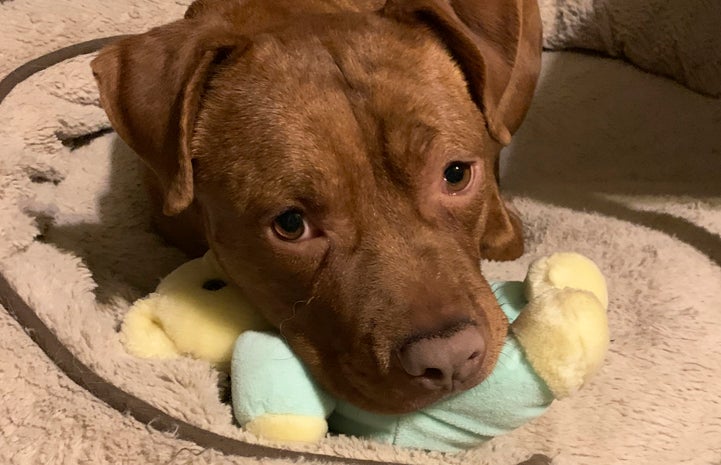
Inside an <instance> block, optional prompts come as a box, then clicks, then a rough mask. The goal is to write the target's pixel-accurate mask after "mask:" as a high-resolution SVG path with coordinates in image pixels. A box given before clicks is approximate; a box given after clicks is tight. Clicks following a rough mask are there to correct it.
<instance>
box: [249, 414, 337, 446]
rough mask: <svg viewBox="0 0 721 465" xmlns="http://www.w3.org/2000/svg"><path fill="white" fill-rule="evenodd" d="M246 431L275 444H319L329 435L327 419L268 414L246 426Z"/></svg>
mask: <svg viewBox="0 0 721 465" xmlns="http://www.w3.org/2000/svg"><path fill="white" fill-rule="evenodd" d="M244 428H245V430H246V431H248V432H250V433H252V434H254V435H256V436H258V437H260V438H263V439H266V440H268V441H274V442H282V443H289V442H305V443H308V442H310V443H314V442H318V441H320V440H321V439H323V437H325V435H326V433H328V423H327V422H326V420H325V418H320V417H313V416H306V415H279V414H270V413H266V414H264V415H261V416H259V417H258V418H255V419H253V420H251V421H250V422H248V423H246V424H245V427H244Z"/></svg>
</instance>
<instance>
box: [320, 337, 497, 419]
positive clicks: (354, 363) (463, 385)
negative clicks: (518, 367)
mask: <svg viewBox="0 0 721 465" xmlns="http://www.w3.org/2000/svg"><path fill="white" fill-rule="evenodd" d="M359 358H362V357H348V358H345V360H343V359H341V360H339V361H340V362H341V363H340V367H339V368H340V369H339V370H338V373H337V376H335V377H334V378H335V380H333V382H332V385H331V386H329V387H333V388H336V389H333V390H335V391H337V392H335V393H334V394H335V395H337V396H338V397H339V398H341V399H343V400H345V401H347V402H349V403H351V404H353V405H355V406H356V407H359V408H361V409H364V410H368V411H371V412H375V413H380V414H389V415H396V414H405V413H410V412H414V411H417V410H420V409H422V408H425V407H427V406H429V405H431V404H433V403H435V402H438V401H441V400H443V399H444V398H447V397H450V396H453V395H456V394H458V393H461V392H464V391H466V390H468V389H472V388H473V387H475V386H477V385H478V384H480V383H481V382H483V381H484V380H485V379H486V378H487V377H488V375H489V374H490V372H491V370H492V369H493V365H494V364H495V360H492V359H493V358H494V357H493V354H490V353H488V352H486V351H484V352H478V353H476V352H472V353H471V354H469V356H468V358H469V360H468V365H467V366H466V367H465V368H463V369H462V370H460V371H458V372H456V373H448V372H447V368H438V367H427V368H423V370H422V371H414V370H413V368H415V367H409V366H408V364H407V363H405V366H404V362H403V361H402V354H401V353H400V351H396V352H395V354H394V356H393V357H392V361H391V363H390V366H389V367H388V370H387V371H385V372H384V373H380V372H376V370H369V369H368V367H367V366H363V364H362V363H358V361H359V360H358V359H359ZM409 370H410V371H411V372H410V373H409Z"/></svg>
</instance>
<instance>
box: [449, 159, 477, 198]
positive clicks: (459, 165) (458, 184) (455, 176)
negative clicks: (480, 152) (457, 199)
mask: <svg viewBox="0 0 721 465" xmlns="http://www.w3.org/2000/svg"><path fill="white" fill-rule="evenodd" d="M471 174H472V173H471V165H469V164H468V163H463V162H460V161H454V162H453V163H451V164H450V165H448V167H446V169H445V170H444V171H443V179H444V180H445V181H446V189H447V191H448V193H450V194H456V193H458V192H460V191H462V190H463V189H465V188H466V187H468V184H470V182H471Z"/></svg>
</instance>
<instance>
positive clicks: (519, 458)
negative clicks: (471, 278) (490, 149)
mask: <svg viewBox="0 0 721 465" xmlns="http://www.w3.org/2000/svg"><path fill="white" fill-rule="evenodd" d="M89 3H93V2H89ZM108 3H112V2H108ZM185 3H187V2H183V1H180V2H177V4H176V3H173V2H159V1H157V2H153V1H149V0H148V1H142V0H137V1H135V2H132V3H131V4H129V5H125V6H124V9H125V10H127V11H121V9H120V7H118V6H117V5H116V6H112V5H103V6H101V5H96V6H97V9H96V10H93V9H92V8H89V7H88V5H86V4H83V5H82V6H78V5H73V4H72V2H69V1H68V2H61V1H57V2H53V3H52V4H50V3H49V4H47V5H45V7H46V10H43V9H41V8H39V7H38V6H37V5H30V4H29V3H28V2H23V1H22V0H15V1H12V2H6V3H3V4H1V5H0V15H2V17H3V19H8V21H2V23H3V24H4V25H3V26H1V27H2V28H3V29H0V38H1V39H2V43H3V44H13V43H15V44H16V45H17V47H15V48H12V47H7V53H6V51H5V49H3V54H5V55H6V56H7V57H9V60H8V61H3V60H0V72H2V73H3V74H4V73H7V72H9V71H10V70H11V69H12V67H11V66H9V65H8V63H13V62H14V63H16V64H18V65H19V64H21V62H23V61H26V60H27V59H28V58H31V57H32V56H33V55H34V54H35V55H36V54H38V50H40V49H42V50H46V51H47V50H50V49H52V48H55V47H56V46H58V45H62V44H67V43H71V42H78V41H80V40H81V39H83V38H87V37H92V36H96V37H98V36H102V35H107V34H109V33H123V32H140V31H142V30H143V29H145V28H146V27H148V26H149V25H150V24H151V23H153V24H155V23H158V22H165V21H169V20H172V19H174V18H176V17H179V16H180V15H181V14H182V10H183V7H184V5H185ZM662 3H665V2H661V1H660V0H659V1H657V2H653V1H649V2H648V5H649V9H650V10H651V13H653V12H654V11H655V12H656V14H658V15H660V16H659V17H662V18H664V21H667V22H668V21H670V19H669V18H668V17H667V15H665V14H661V13H659V12H660V11H661V8H662V7H661V6H660V5H661V4H662ZM693 3H694V2H689V3H688V4H687V5H688V6H689V8H703V7H708V9H707V10H706V12H705V14H704V15H701V16H703V17H704V19H703V21H707V19H708V16H709V14H710V13H709V12H712V10H711V7H712V4H711V3H710V2H697V4H696V5H692V4H693ZM541 4H542V7H543V16H544V26H545V27H546V31H547V37H546V44H547V45H548V46H549V47H562V48H566V47H586V48H593V49H597V50H599V51H604V52H607V53H612V54H613V53H616V54H620V55H621V56H624V57H625V58H627V59H629V60H631V61H635V62H636V64H637V65H638V66H640V67H643V68H644V69H646V70H649V71H654V73H656V74H663V75H667V76H670V77H672V78H674V79H675V80H676V82H674V81H671V80H669V79H666V78H663V77H659V76H658V75H652V74H647V73H645V72H643V71H640V70H639V69H638V68H637V67H634V66H632V65H630V64H626V63H624V62H621V61H616V60H611V59H608V58H602V57H599V56H589V55H587V54H578V53H569V52H563V53H558V52H549V53H546V54H545V56H544V65H543V69H544V70H543V75H542V78H541V81H540V84H539V87H538V92H537V98H536V100H535V101H534V103H533V106H532V108H531V111H530V113H529V116H528V118H527V120H526V123H525V124H524V126H523V127H522V129H521V131H520V132H519V133H518V134H517V137H516V138H515V139H514V142H513V144H512V145H511V146H510V147H509V148H508V149H507V150H506V153H505V155H504V165H503V167H502V174H503V179H504V187H505V188H506V190H507V191H509V192H510V193H512V194H513V195H514V197H515V200H516V205H517V207H518V208H519V210H520V211H521V213H522V214H523V217H524V219H525V228H526V236H527V240H528V248H527V251H526V253H525V255H524V256H523V257H522V258H521V259H520V260H518V261H516V262H512V263H502V264H501V263H484V264H483V267H484V270H485V274H486V275H487V276H489V277H492V278H494V279H517V278H519V277H520V276H522V275H523V274H524V271H525V269H526V267H527V265H528V263H529V262H530V261H531V260H532V259H533V258H534V257H535V256H538V255H541V254H547V253H551V252H554V251H557V250H576V251H578V252H581V253H584V254H586V255H588V256H590V257H591V258H593V259H594V260H595V261H596V262H597V263H598V264H599V265H600V266H601V268H602V269H603V271H604V272H605V274H606V275H607V276H608V280H609V287H610V292H611V297H612V298H611V303H610V321H611V331H612V343H611V350H610V354H609V357H608V361H607V364H606V366H605V367H604V368H603V370H602V372H601V373H600V375H599V376H598V377H597V378H596V379H595V380H594V381H593V383H592V384H591V386H589V387H588V389H586V390H584V391H583V392H581V393H580V394H579V395H577V396H575V397H573V398H571V399H568V400H564V401H563V402H559V403H557V404H555V405H554V406H553V407H552V409H551V410H550V412H549V413H548V414H547V415H546V416H544V417H542V418H541V419H539V420H537V421H535V422H533V423H532V424H529V425H527V426H525V427H523V428H521V429H520V430H518V431H516V432H514V433H512V434H510V435H508V436H505V437H501V438H497V439H495V440H493V441H491V442H490V443H488V444H486V445H484V446H482V447H480V448H478V449H476V450H473V451H468V452H466V453H462V454H458V455H442V454H438V453H426V452H421V451H409V450H402V449H395V448H392V447H388V446H383V445H379V444H374V443H371V442H368V441H363V440H359V439H355V438H338V437H331V438H328V439H327V440H325V441H324V442H323V443H322V444H320V445H318V446H303V447H293V448H277V447H274V446H273V445H270V444H262V443H259V442H258V441H257V440H256V439H255V438H253V437H252V436H250V435H248V434H246V433H244V432H243V431H242V430H240V429H239V428H238V427H236V426H235V425H234V424H233V422H232V415H231V412H230V408H229V405H228V404H227V402H226V401H225V399H224V398H223V393H224V392H225V385H224V380H223V379H222V377H220V376H219V375H218V373H217V372H215V371H214V370H212V369H211V368H210V367H209V366H208V365H207V364H204V363H201V362H198V361H194V360H189V359H179V360H170V361H167V360H166V361H151V360H140V359H136V358H133V357H131V356H129V355H127V354H126V353H125V352H124V351H123V349H122V346H121V345H120V343H119V340H118V335H117V329H118V325H119V322H120V321H121V320H122V317H123V315H124V312H125V311H126V310H127V308H128V306H129V305H130V303H131V302H132V301H133V300H135V299H136V298H138V297H140V296H142V295H144V294H145V293H147V292H149V291H151V290H152V289H153V287H154V286H155V284H157V282H158V280H159V279H160V278H161V277H162V276H164V275H165V274H167V273H168V272H169V271H170V270H172V269H173V268H175V267H176V266H178V265H179V264H180V263H182V262H183V261H184V260H185V258H184V257H183V256H182V255H181V254H180V253H179V252H178V251H177V250H175V249H173V248H171V247H168V246H166V245H165V244H163V242H162V240H161V239H160V238H159V237H158V236H157V235H156V234H155V233H154V232H153V231H152V229H151V228H150V226H149V221H148V211H147V205H146V203H145V201H144V197H143V193H142V190H141V189H140V186H139V185H138V181H137V179H138V178H137V169H138V164H137V160H136V157H135V156H134V155H133V154H132V153H131V152H130V150H129V149H128V148H127V147H126V146H125V145H124V144H123V143H122V142H121V141H119V140H118V139H117V137H116V136H115V134H114V133H113V132H112V131H110V130H109V125H108V122H107V119H106V117H105V115H104V113H103V112H102V110H101V109H100V107H99V105H98V100H97V91H96V89H95V86H94V83H93V82H92V76H91V74H90V72H89V67H88V63H89V61H90V59H91V58H92V54H89V55H80V56H77V57H74V58H69V59H65V60H63V59H62V58H64V57H63V56H62V53H61V54H60V55H55V56H51V57H50V58H49V59H48V60H45V62H43V61H42V60H41V61H40V62H35V63H32V64H31V65H30V66H29V67H25V68H23V69H22V70H20V72H19V73H16V74H15V75H13V77H18V76H21V75H22V74H23V72H25V71H27V73H26V74H30V72H33V71H37V69H39V68H42V67H44V66H46V65H48V63H50V62H52V61H58V63H57V64H54V65H52V66H49V67H47V69H44V70H42V71H38V72H37V73H35V74H33V75H32V76H30V77H29V78H27V79H26V80H24V81H23V82H21V83H20V84H18V85H17V86H16V87H15V88H14V89H13V90H12V92H11V93H10V94H9V95H8V96H7V98H5V100H4V101H2V103H0V140H2V141H3V143H2V148H1V149H0V153H1V156H0V274H1V275H2V279H0V294H1V295H2V305H3V312H0V322H1V324H0V328H2V329H1V330H0V331H2V334H0V345H2V357H0V373H2V382H1V383H0V393H2V399H3V400H2V402H0V405H1V406H2V414H1V415H0V431H2V435H0V444H2V445H3V446H4V447H1V448H0V460H1V461H2V462H3V463H13V464H14V463H18V464H25V463H46V464H56V463H93V464H102V463H199V464H201V463H218V464H226V463H228V464H230V463H295V462H298V461H305V462H313V463H369V464H370V463H391V462H393V463H409V464H434V463H438V464H440V463H451V464H453V463H458V464H460V463H474V464H494V465H495V464H498V465H501V464H503V465H505V464H518V463H521V462H525V463H528V464H540V463H549V462H551V461H552V463H554V464H559V465H564V464H589V465H593V464H599V465H600V464H603V465H607V464H613V463H629V464H645V463H648V464H651V463H653V464H678V463H687V464H716V465H717V464H719V463H721V321H719V309H721V130H720V129H719V128H720V127H721V102H720V101H719V100H717V99H714V98H711V97H709V95H713V94H714V93H717V92H718V89H719V85H721V76H720V74H721V73H719V67H718V65H719V61H718V57H716V58H714V57H713V56H712V55H711V53H709V54H708V55H707V57H708V60H700V61H699V62H697V65H698V63H701V64H700V65H698V66H695V65H694V66H692V64H693V63H694V61H693V60H695V59H696V58H692V56H691V55H692V54H684V53H683V52H684V50H693V52H694V53H696V52H697V51H698V49H697V48H694V47H692V46H691V45H692V44H693V41H692V39H694V38H696V39H698V40H701V41H702V43H703V44H705V45H708V44H709V43H711V42H712V41H713V40H714V38H715V36H709V37H706V36H701V35H698V34H699V33H698V31H699V30H702V29H703V28H702V27H698V28H691V27H689V28H686V29H683V28H679V27H675V28H674V27H671V30H672V31H677V32H678V33H679V37H678V38H677V40H676V42H675V45H673V46H674V47H676V48H675V49H674V53H675V55H674V53H672V54H671V57H670V58H669V56H668V54H667V53H666V52H667V49H666V48H664V47H665V45H663V44H669V43H671V44H674V40H673V37H674V36H673V35H672V36H671V37H670V38H669V37H667V35H664V36H663V37H664V40H665V41H666V42H663V43H662V41H660V42H658V43H657V45H656V46H654V47H651V48H648V49H643V47H641V46H640V45H639V41H638V40H636V39H635V38H636V37H640V35H643V34H645V33H650V32H649V31H651V30H652V29H653V28H651V27H650V25H649V23H648V22H644V21H642V22H639V23H638V24H640V25H642V26H644V27H645V26H648V29H647V30H646V31H645V32H644V31H643V28H640V29H634V30H633V31H631V32H629V31H628V30H625V29H622V28H619V26H618V24H617V23H616V22H613V21H611V19H614V18H615V19H619V18H620V19H623V18H629V17H633V15H632V14H631V12H629V11H626V10H623V9H622V8H621V6H620V3H619V4H618V5H614V4H613V2H612V1H611V0H608V1H607V2H595V4H594V8H591V2H590V1H588V2H583V1H578V2H560V1H556V2H552V3H551V2H548V1H546V2H541ZM93 5H94V3H93ZM653 5H655V7H654V8H655V9H654V8H651V7H652V6H653ZM55 8H57V9H58V10H56V11H53V10H54V9H55ZM113 8H115V9H116V10H113ZM669 8H670V7H669ZM630 9H631V7H629V10H630ZM98 11H99V12H100V15H99V16H93V14H97V13H98ZM604 11H605V13H604ZM665 11H670V10H665ZM685 11H686V10H685ZM698 11H703V10H693V9H690V10H687V13H688V12H691V13H688V14H687V15H686V16H683V18H685V19H684V22H683V24H685V25H687V26H688V25H689V24H691V25H695V24H697V23H694V22H691V23H689V22H688V21H689V19H688V18H693V14H696V15H697V16H696V17H698V13H697V12H698ZM713 11H716V14H717V16H716V18H717V22H716V23H715V24H719V23H718V19H721V16H718V10H713ZM636 13H638V11H637V12H636ZM692 13H693V14H692ZM123 14H124V15H125V16H122V15H123ZM604 14H605V16H603V15H604ZM72 15H75V16H74V17H73V16H72ZM113 15H117V16H116V18H117V17H119V19H118V20H112V21H111V19H109V18H114V16H113ZM614 15H615V16H614ZM629 15H631V16H629ZM689 15H690V16H689ZM63 18H64V19H65V22H64V23H63V25H62V26H60V27H58V26H53V21H56V20H59V19H63ZM68 18H73V19H72V21H71V20H70V19H68ZM93 18H94V19H93ZM603 18H605V19H603ZM636 18H638V17H636ZM86 19H87V21H86ZM24 21H26V22H24ZM614 21H615V20H614ZM703 21H702V20H699V23H698V24H702V23H703ZM68 22H72V23H74V24H77V28H76V29H77V30H75V29H73V28H72V27H69V26H68V24H67V23H68ZM621 22H622V21H621ZM659 24H667V23H664V22H663V21H661V22H659ZM668 24H671V23H670V22H669V23H668ZM8 26H9V27H8ZM669 27H670V26H669ZM659 29H663V28H659ZM69 30H74V31H75V32H74V33H68V32H67V31H69ZM690 30H692V32H693V34H690V33H689V31H690ZM10 31H12V32H13V34H10ZM599 31H600V32H599ZM634 34H635V35H634ZM639 34H640V35H639ZM6 38H7V39H8V40H7V41H6V40H5V39H6ZM599 38H603V40H600V41H598V42H594V40H596V39H599ZM13 41H14V42H13ZM649 43H650V42H649ZM689 44H691V45H689ZM97 45H98V43H97V42H95V43H91V44H88V45H87V46H86V49H85V51H88V52H89V51H90V50H92V49H93V48H95V47H96V46H97ZM3 47H4V45H3ZM685 47H686V48H685ZM714 50H715V51H716V53H721V52H719V50H721V48H719V47H716V48H715V49H714ZM652 52H653V53H652ZM654 53H655V55H654ZM68 54H69V55H72V54H73V53H68ZM53 58H54V59H53ZM702 58H703V57H702ZM714 59H715V60H716V61H715V62H714ZM13 60H15V61H13ZM689 60H690V61H689ZM658 63H661V64H662V65H658ZM671 63H675V65H672V64H671ZM714 63H715V64H714ZM657 65H658V66H657ZM676 65H678V66H676ZM664 66H666V67H664ZM679 69H681V70H685V71H684V72H679V71H678V70H679ZM689 70H693V72H690V71H689ZM8 82H9V81H5V84H7V83H8ZM681 84H684V85H686V86H689V87H692V88H693V89H696V90H698V91H699V92H694V91H692V90H689V89H688V88H686V87H683V86H682V85H681ZM6 89H8V86H7V85H5V86H3V85H0V94H2V91H3V90H6ZM701 92H702V93H703V94H705V95H702V93H701ZM295 451H299V452H300V453H301V454H305V455H298V454H296V452H295Z"/></svg>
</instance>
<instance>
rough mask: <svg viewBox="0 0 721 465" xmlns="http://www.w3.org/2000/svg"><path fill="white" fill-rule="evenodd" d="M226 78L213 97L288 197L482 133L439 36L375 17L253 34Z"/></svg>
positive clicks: (259, 171) (254, 160)
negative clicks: (413, 150)
mask: <svg viewBox="0 0 721 465" xmlns="http://www.w3.org/2000/svg"><path fill="white" fill-rule="evenodd" d="M226 73H228V76H227V79H223V81H222V84H218V87H222V88H221V89H217V92H212V91H211V92H210V94H211V96H210V97H209V98H210V99H215V100H226V101H225V102H220V101H219V102H218V104H219V105H221V106H225V107H226V108H228V107H231V108H232V110H228V111H227V112H226V113H227V119H228V121H227V124H229V125H231V126H234V127H233V129H232V130H233V131H234V133H235V134H238V135H240V136H241V138H243V139H245V140H248V141H252V142H251V145H250V146H248V147H245V150H247V151H250V152H253V153H251V154H246V155H247V156H246V157H245V161H246V162H247V163H251V164H253V165H254V166H253V169H252V171H253V173H256V175H258V176H265V180H266V182H269V183H271V184H272V183H277V184H278V185H277V186H273V187H277V188H278V189H284V190H285V191H286V192H287V191H288V189H289V188H291V189H292V188H293V187H294V186H296V187H297V188H298V190H302V191H303V194H304V195H305V194H307V192H308V190H309V188H310V189H312V190H314V191H322V192H328V191H331V192H333V191H334V190H335V191H339V190H341V189H342V188H345V187H347V186H341V185H339V183H341V182H343V183H347V180H349V179H350V180H357V181H358V182H361V181H362V180H363V179H366V178H368V179H374V180H377V172H376V171H377V170H378V168H380V169H382V166H380V167H379V166H374V164H378V163H379V160H380V161H382V159H383V158H384V157H391V158H399V157H400V158H402V157H403V156H408V153H407V152H408V148H409V147H407V146H408V145H409V144H414V146H419V145H422V143H423V140H422V139H425V138H430V137H433V136H434V135H435V134H438V133H440V134H446V136H447V138H448V139H449V140H452V141H462V140H468V139H469V138H472V137H473V134H472V133H473V132H478V131H480V127H481V126H482V120H481V116H480V112H478V110H477V109H476V108H475V106H474V105H473V104H472V102H471V101H470V99H469V97H468V91H467V89H466V84H465V81H464V78H463V75H462V73H461V72H460V70H459V69H458V67H457V66H456V65H455V63H454V62H453V61H452V60H451V58H450V57H449V55H448V54H447V53H446V52H445V50H444V49H443V47H442V46H441V45H440V44H439V43H438V42H437V41H436V40H434V39H433V36H432V35H431V34H430V33H429V32H428V31H426V30H423V29H421V28H412V27H409V26H403V25H401V24H398V23H395V22H392V21H390V20H387V19H384V18H380V17H377V16H374V15H373V14H354V15H345V16H337V17H328V18H324V19H323V21H318V22H313V21H308V22H302V21H301V22H298V23H297V24H295V25H294V26H293V27H292V28H287V29H285V30H283V31H278V32H275V33H273V34H264V35H260V36H257V37H254V38H253V45H252V46H251V47H250V48H249V49H248V50H246V51H245V52H244V54H243V56H242V57H240V59H239V60H238V62H236V63H233V66H232V67H229V68H228V69H227V70H226ZM279 151H280V152H282V155H279V153H278V152H279ZM397 161H398V160H396V162H397ZM415 161H416V162H417V161H418V160H415ZM394 164H396V165H397V164H398V163H394ZM381 165H382V163H381ZM246 171H247V170H246ZM289 177H293V182H289V181H290V179H288V178H289ZM271 184H269V188H270V187H272V186H271ZM358 188H359V189H367V188H368V186H358ZM299 194H301V193H300V192H288V196H294V195H299Z"/></svg>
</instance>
